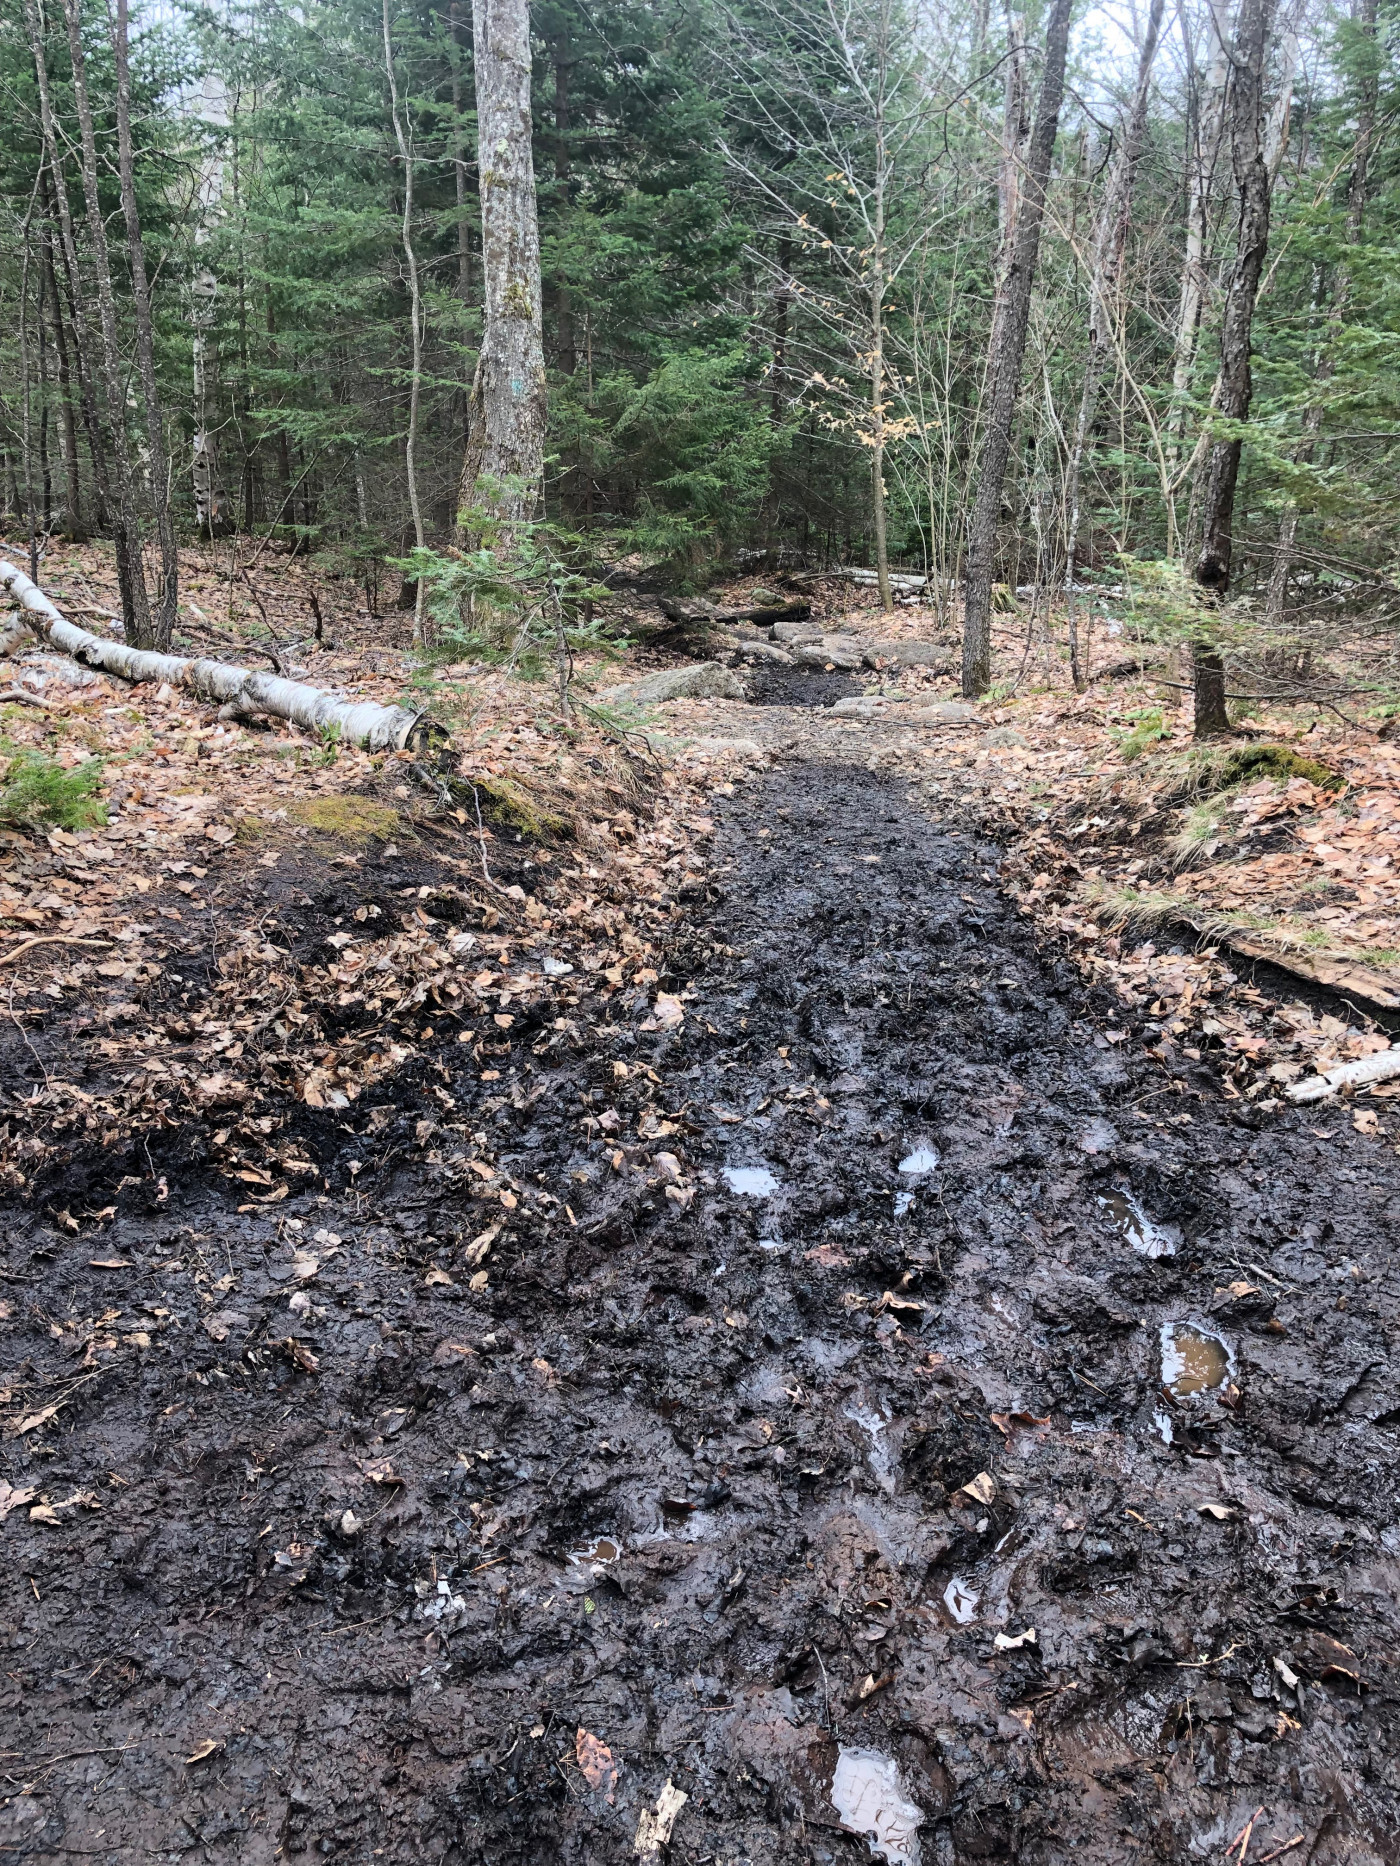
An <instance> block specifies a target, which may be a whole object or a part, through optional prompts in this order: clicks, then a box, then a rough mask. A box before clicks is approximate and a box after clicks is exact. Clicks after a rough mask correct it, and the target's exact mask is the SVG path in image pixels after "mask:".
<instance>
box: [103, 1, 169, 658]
mask: <svg viewBox="0 0 1400 1866" xmlns="http://www.w3.org/2000/svg"><path fill="white" fill-rule="evenodd" d="M128 38H129V33H128V19H127V0H117V10H116V19H115V21H114V23H113V30H112V57H113V59H114V61H115V64H116V76H117V96H116V104H117V173H118V177H119V179H120V184H121V200H122V218H123V220H124V221H125V222H126V256H127V264H128V266H129V267H130V270H131V302H132V309H133V310H134V312H135V319H136V373H137V376H138V377H139V379H140V383H141V396H142V399H143V401H144V402H145V404H146V444H147V446H148V447H149V449H150V454H151V464H150V484H151V506H152V509H153V511H154V514H155V521H156V536H157V537H158V538H159V540H160V571H161V581H160V604H159V607H158V608H157V610H156V612H155V615H154V617H153V619H152V620H153V634H154V646H155V647H157V648H158V649H160V650H161V651H162V652H164V651H165V650H166V649H167V648H168V647H169V646H170V639H171V636H172V635H173V634H174V633H175V617H176V614H177V611H178V608H179V601H180V556H179V552H178V550H177V549H176V544H175V516H174V514H173V512H172V511H171V509H170V471H169V465H168V462H167V460H166V453H165V420H164V416H163V414H162V412H161V403H160V389H159V386H158V384H157V382H156V356H155V334H154V329H153V325H152V319H151V288H150V281H149V279H148V278H147V276H146V249H145V245H144V243H143V242H142V239H141V217H140V214H139V213H138V211H137V206H136V173H135V167H134V162H133V156H132V148H131V64H130V59H129V57H128Z"/></svg>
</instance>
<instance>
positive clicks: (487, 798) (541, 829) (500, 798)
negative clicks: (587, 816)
mask: <svg viewBox="0 0 1400 1866" xmlns="http://www.w3.org/2000/svg"><path fill="white" fill-rule="evenodd" d="M471 783H472V785H473V786H474V787H475V790H476V793H477V796H478V798H479V800H480V803H481V814H482V816H483V817H484V818H485V820H486V821H487V822H488V823H489V824H490V825H491V827H492V828H493V829H504V830H510V831H512V832H514V833H515V834H516V835H519V836H528V837H529V838H530V839H531V841H532V842H541V841H543V840H544V839H545V838H546V837H551V836H568V835H571V834H572V833H573V827H574V826H573V824H572V822H571V821H570V820H569V818H568V817H567V816H561V815H560V813H559V812H558V811H557V810H551V809H550V808H549V807H548V806H547V805H546V804H544V803H542V802H541V801H540V799H539V798H538V797H534V796H531V794H530V793H529V792H528V791H527V790H526V789H525V787H524V786H523V785H522V784H519V783H517V782H516V781H515V780H514V779H513V778H503V777H474V778H472V779H471Z"/></svg>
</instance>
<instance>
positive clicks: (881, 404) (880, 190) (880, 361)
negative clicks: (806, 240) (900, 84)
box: [870, 124, 894, 615]
mask: <svg viewBox="0 0 1400 1866" xmlns="http://www.w3.org/2000/svg"><path fill="white" fill-rule="evenodd" d="M876 141H877V154H876V158H875V159H876V164H877V168H876V180H875V240H874V247H873V251H872V253H871V266H870V427H871V456H870V478H871V486H870V493H871V502H872V508H873V511H874V517H875V576H876V581H877V582H878V584H879V586H880V608H881V609H882V611H883V612H884V613H885V614H886V615H889V614H890V613H891V612H892V611H893V609H894V593H893V591H892V590H891V588H890V551H889V543H888V540H887V539H886V537H885V192H884V165H885V147H884V135H883V125H882V124H877V128H876Z"/></svg>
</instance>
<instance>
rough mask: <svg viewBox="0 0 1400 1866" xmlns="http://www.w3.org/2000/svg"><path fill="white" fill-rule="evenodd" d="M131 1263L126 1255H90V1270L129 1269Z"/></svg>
mask: <svg viewBox="0 0 1400 1866" xmlns="http://www.w3.org/2000/svg"><path fill="white" fill-rule="evenodd" d="M130 1268H131V1265H130V1263H128V1261H127V1260H126V1258H125V1257H89V1258H88V1269H89V1270H129V1269H130Z"/></svg>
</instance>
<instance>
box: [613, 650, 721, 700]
mask: <svg viewBox="0 0 1400 1866" xmlns="http://www.w3.org/2000/svg"><path fill="white" fill-rule="evenodd" d="M747 692H748V689H747V688H746V687H745V685H744V683H743V681H742V680H741V679H740V677H739V675H737V674H732V673H730V671H729V669H728V668H727V667H721V666H720V664H719V662H718V661H690V662H687V663H686V664H685V665H684V666H683V667H665V668H662V669H661V671H660V672H659V673H656V674H646V675H644V676H643V677H642V679H641V680H629V681H624V682H623V684H622V685H621V686H620V687H609V688H608V689H607V691H606V692H605V693H600V694H599V695H598V698H599V699H600V700H601V701H603V702H604V703H605V704H606V705H608V706H664V705H665V704H666V702H667V701H668V700H742V699H744V698H745V697H746V695H747Z"/></svg>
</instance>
